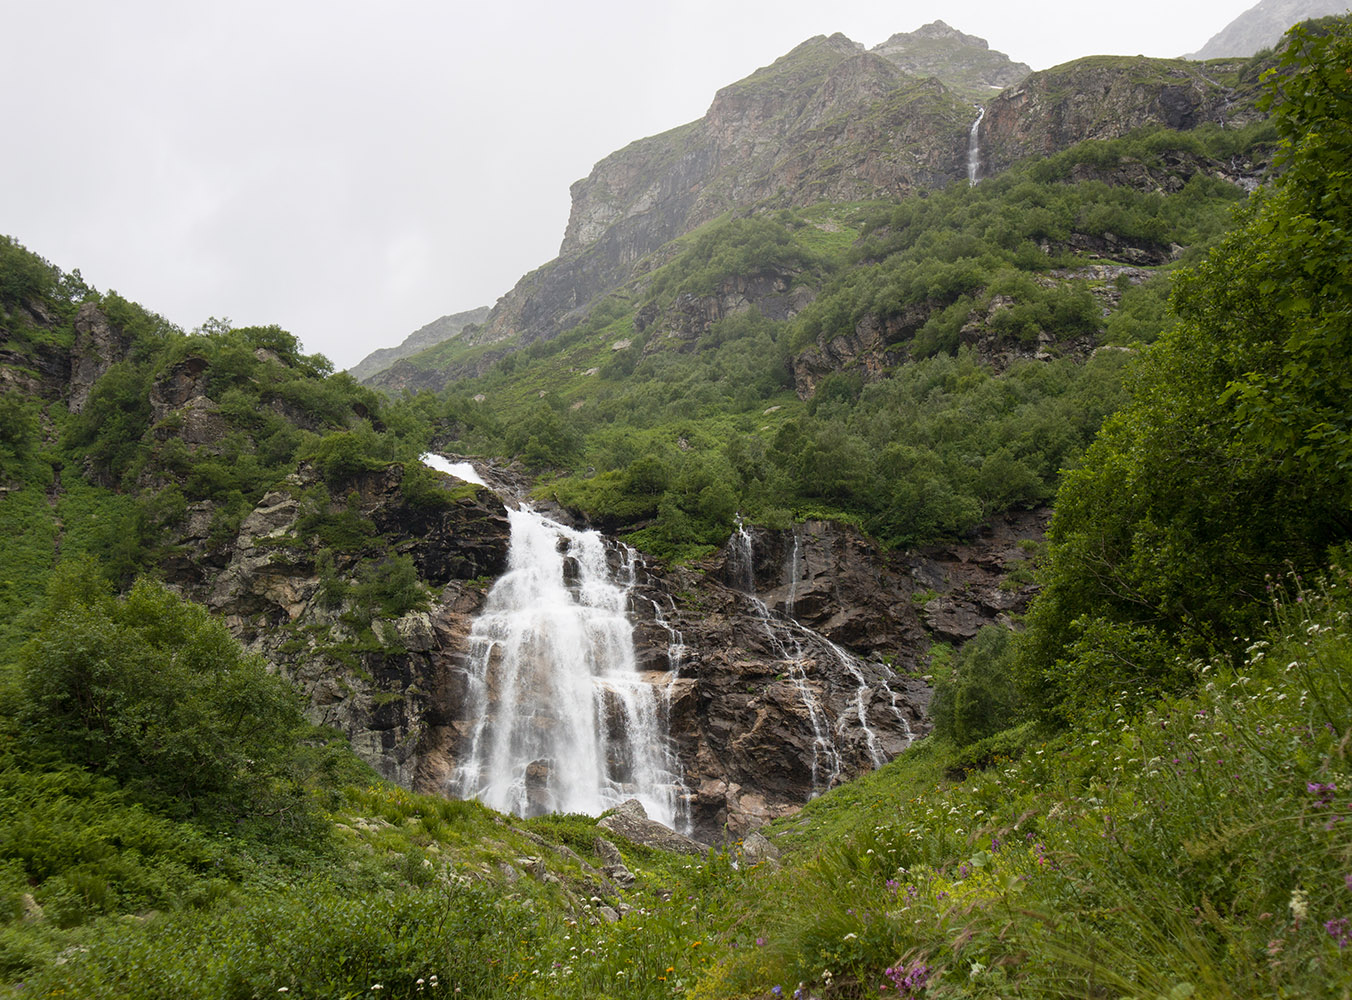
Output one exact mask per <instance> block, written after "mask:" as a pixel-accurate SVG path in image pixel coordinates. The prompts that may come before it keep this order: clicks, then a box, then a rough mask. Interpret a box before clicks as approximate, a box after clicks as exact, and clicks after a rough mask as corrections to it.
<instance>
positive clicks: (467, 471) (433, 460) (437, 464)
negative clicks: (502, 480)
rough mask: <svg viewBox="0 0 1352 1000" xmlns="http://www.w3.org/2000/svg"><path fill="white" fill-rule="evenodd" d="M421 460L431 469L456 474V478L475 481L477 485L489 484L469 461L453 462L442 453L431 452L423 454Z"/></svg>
mask: <svg viewBox="0 0 1352 1000" xmlns="http://www.w3.org/2000/svg"><path fill="white" fill-rule="evenodd" d="M421 461H422V464H423V465H425V466H427V467H428V468H429V469H436V470H437V471H438V472H444V473H446V475H448V476H455V478H456V479H461V480H464V481H465V482H467V483H474V484H475V485H476V486H487V485H488V484H487V483H486V482H484V480H483V477H482V476H480V475H479V472H478V470H477V469H475V468H474V466H473V465H471V464H470V463H469V462H452V461H450V460H449V459H447V458H445V457H443V456H441V455H433V454H432V453H431V452H428V453H427V454H425V455H423V456H422V459H421Z"/></svg>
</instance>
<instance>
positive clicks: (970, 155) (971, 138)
mask: <svg viewBox="0 0 1352 1000" xmlns="http://www.w3.org/2000/svg"><path fill="white" fill-rule="evenodd" d="M985 117H986V109H985V108H978V109H977V115H976V121H974V122H972V131H971V132H969V133H968V134H967V183H968V184H969V185H970V186H972V187H976V185H977V182H978V181H980V180H981V136H980V131H979V130H980V128H981V119H983V118H985Z"/></svg>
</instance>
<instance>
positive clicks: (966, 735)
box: [929, 625, 1019, 747]
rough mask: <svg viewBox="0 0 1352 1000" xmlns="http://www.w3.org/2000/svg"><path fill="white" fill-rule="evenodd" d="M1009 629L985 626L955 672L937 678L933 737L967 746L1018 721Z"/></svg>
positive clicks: (965, 650) (959, 659) (932, 710)
mask: <svg viewBox="0 0 1352 1000" xmlns="http://www.w3.org/2000/svg"><path fill="white" fill-rule="evenodd" d="M1013 661H1014V640H1013V636H1012V634H1011V633H1010V631H1009V629H1006V628H1001V627H999V626H995V625H987V626H986V627H985V628H983V629H982V630H981V631H980V632H978V633H977V634H976V637H975V638H974V639H972V640H970V641H969V642H967V643H965V644H964V645H963V647H962V649H961V650H960V651H959V652H958V656H957V662H956V664H955V665H954V667H953V669H952V671H951V673H949V675H948V676H946V677H941V678H938V679H937V680H936V681H935V685H934V697H933V700H932V701H931V702H930V709H929V711H930V717H931V718H932V719H933V720H934V732H935V733H936V734H937V735H938V736H941V737H943V738H945V739H948V740H951V741H952V742H953V743H954V744H955V745H956V746H959V747H965V746H967V745H969V744H972V743H976V742H977V741H978V740H983V739H985V738H986V737H988V736H992V735H994V734H995V733H997V732H999V731H1000V730H1002V729H1006V728H1008V727H1009V726H1010V725H1012V724H1013V723H1014V721H1015V720H1016V719H1017V718H1018V716H1019V699H1018V688H1017V685H1016V684H1015V682H1014V676H1013V674H1012V671H1011V668H1012V666H1013Z"/></svg>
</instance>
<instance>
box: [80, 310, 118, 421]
mask: <svg viewBox="0 0 1352 1000" xmlns="http://www.w3.org/2000/svg"><path fill="white" fill-rule="evenodd" d="M130 344H131V338H129V337H128V336H127V335H126V334H125V333H123V332H122V331H121V330H119V329H117V328H116V327H115V326H113V325H112V323H110V322H109V321H108V317H107V316H105V315H104V314H103V312H102V311H101V310H100V309H99V308H98V306H97V305H95V304H94V303H92V302H86V303H85V304H84V305H82V306H81V307H80V311H79V312H78V313H77V314H76V316H75V347H74V348H73V349H72V351H71V367H70V389H69V392H70V395H69V396H68V397H67V400H66V405H67V406H69V407H70V412H71V413H79V412H80V411H82V410H83V409H84V408H85V404H87V403H88V402H89V394H90V393H91V392H92V391H93V389H94V383H95V382H97V381H98V380H99V379H100V378H101V377H102V376H103V374H104V372H106V371H107V370H108V369H109V368H111V367H112V366H113V365H115V364H116V363H117V362H119V361H121V360H122V359H123V358H124V357H126V355H127V348H128V347H129V346H130Z"/></svg>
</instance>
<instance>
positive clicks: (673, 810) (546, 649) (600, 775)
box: [424, 456, 689, 828]
mask: <svg viewBox="0 0 1352 1000" xmlns="http://www.w3.org/2000/svg"><path fill="white" fill-rule="evenodd" d="M435 457H436V456H431V458H435ZM424 461H427V464H429V465H431V466H433V467H434V468H440V469H441V470H442V471H445V472H449V473H450V474H452V475H455V476H459V477H460V478H463V479H469V475H474V476H475V479H478V476H477V474H475V473H474V470H473V467H471V466H468V465H467V463H465V464H463V465H462V466H450V467H448V466H449V463H445V462H444V460H442V464H438V463H436V462H434V461H429V460H427V459H424ZM465 472H467V473H468V474H469V475H462V473H465ZM471 481H473V480H471ZM480 481H481V480H480ZM507 517H508V521H509V523H510V526H511V541H510V548H509V551H508V556H507V572H506V573H505V574H503V575H502V576H501V577H500V578H499V579H498V580H497V581H496V582H495V583H494V585H493V588H492V589H491V590H490V591H489V593H488V597H487V600H486V602H485V605H484V608H483V611H482V612H481V613H480V614H479V616H478V617H477V618H476V619H475V621H474V624H473V626H472V627H471V630H470V636H469V655H468V670H467V674H468V692H467V704H466V706H465V708H466V712H465V717H466V718H469V719H473V720H475V722H474V728H473V730H472V732H471V733H470V735H469V739H468V740H467V741H466V749H465V750H464V752H463V753H462V755H461V760H460V763H459V765H458V767H457V771H456V775H455V777H454V778H453V779H452V789H451V790H452V792H453V793H454V794H456V795H458V796H460V797H462V798H477V799H479V800H480V801H482V802H483V803H484V804H485V805H488V806H491V807H492V808H494V809H498V810H500V811H502V812H511V813H515V814H517V815H519V816H537V815H541V814H543V813H549V812H576V813H586V814H588V815H593V816H595V815H598V814H599V813H601V812H603V811H604V810H606V809H609V808H612V807H614V806H617V805H619V804H620V803H621V802H623V801H624V800H625V799H629V798H636V799H638V800H639V801H640V802H642V803H643V807H644V809H645V810H646V811H647V813H648V815H649V816H650V817H652V818H653V819H655V820H657V821H658V822H660V823H664V824H666V825H667V826H670V827H672V828H688V826H689V821H688V817H687V816H686V815H685V798H686V792H685V789H684V785H683V782H682V779H681V776H680V765H679V763H677V762H676V760H675V758H674V755H673V754H672V753H671V750H670V747H669V744H668V740H667V732H666V718H665V716H666V713H665V708H666V698H665V695H666V693H667V692H665V691H664V692H663V697H662V698H661V699H659V696H658V692H657V690H655V686H654V685H653V684H652V683H651V682H650V680H649V679H647V678H645V677H644V676H643V675H642V674H640V672H639V671H638V669H637V664H636V660H635V655H634V642H633V627H632V626H631V624H630V622H629V618H628V615H627V612H628V608H629V602H630V597H631V591H632V589H633V586H634V560H635V553H634V552H633V550H632V549H629V548H628V547H621V546H608V545H607V544H606V542H605V540H604V539H603V538H602V537H601V535H600V534H599V533H598V532H595V531H577V530H574V529H572V528H568V527H566V526H564V525H562V524H559V523H557V522H555V521H551V520H550V519H549V518H547V517H545V516H544V515H542V514H539V513H537V512H535V511H533V510H530V509H529V508H526V507H523V508H521V509H519V510H512V509H510V508H509V509H508V511H507Z"/></svg>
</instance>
